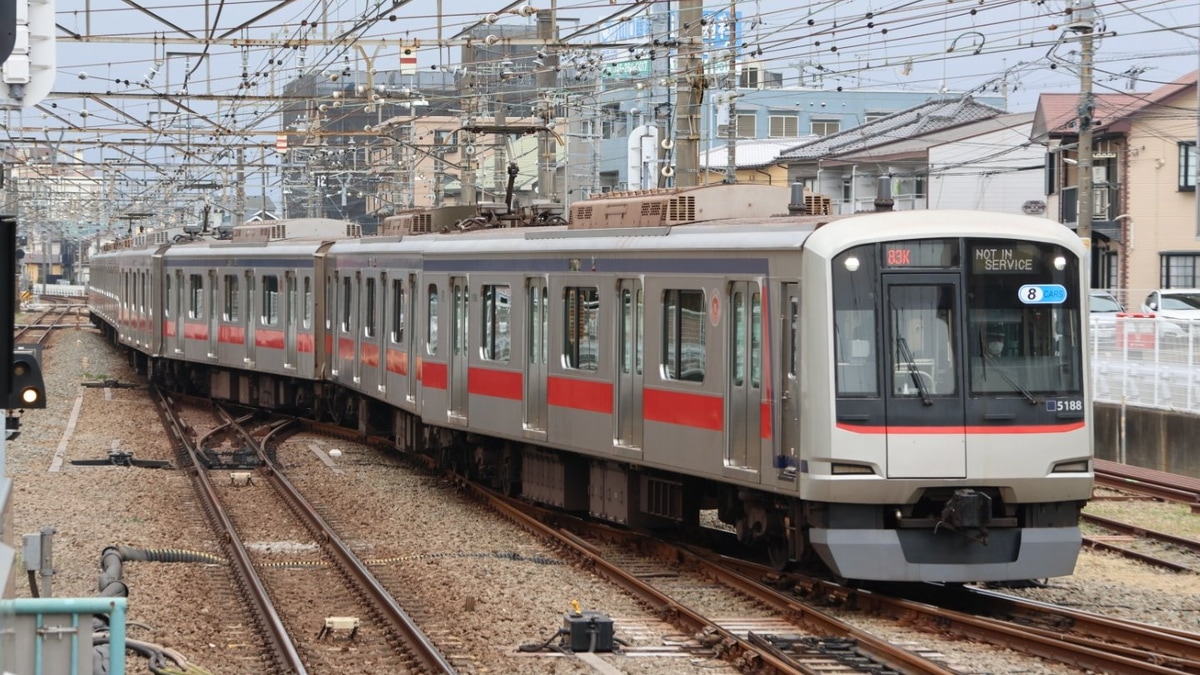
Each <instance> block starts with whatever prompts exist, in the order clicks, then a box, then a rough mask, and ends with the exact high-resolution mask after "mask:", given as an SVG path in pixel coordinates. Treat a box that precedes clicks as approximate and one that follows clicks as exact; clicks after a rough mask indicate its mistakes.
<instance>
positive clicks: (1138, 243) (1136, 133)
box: [1031, 72, 1200, 307]
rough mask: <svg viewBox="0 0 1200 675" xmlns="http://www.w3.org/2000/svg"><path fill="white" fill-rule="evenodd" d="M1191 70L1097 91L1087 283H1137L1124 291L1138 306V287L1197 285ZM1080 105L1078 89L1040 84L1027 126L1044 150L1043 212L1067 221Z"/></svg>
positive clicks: (1071, 220) (1073, 210)
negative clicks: (1123, 89)
mask: <svg viewBox="0 0 1200 675" xmlns="http://www.w3.org/2000/svg"><path fill="white" fill-rule="evenodd" d="M1196 78H1197V73H1195V72H1193V73H1189V74H1187V75H1184V76H1182V77H1180V78H1178V79H1176V80H1174V81H1172V82H1168V83H1166V84H1164V85H1162V86H1160V87H1158V88H1157V89H1155V90H1153V91H1151V92H1144V93H1098V94H1095V96H1094V105H1093V108H1094V113H1093V136H1092V166H1093V170H1092V178H1093V185H1094V188H1093V202H1092V204H1093V212H1092V223H1091V226H1092V239H1093V256H1092V263H1093V265H1092V285H1093V286H1094V287H1098V288H1127V289H1138V290H1137V292H1136V293H1133V294H1132V295H1130V296H1127V297H1123V298H1122V299H1123V300H1124V301H1126V303H1127V304H1128V303H1132V305H1133V306H1134V307H1137V306H1138V305H1140V303H1141V299H1142V298H1141V296H1142V295H1143V294H1142V293H1141V291H1142V290H1143V289H1150V288H1158V287H1176V288H1179V287H1196V286H1200V265H1198V264H1197V263H1200V242H1197V234H1198V232H1197V227H1198V226H1197V222H1196V192H1195V190H1196V140H1197V138H1196V137H1197V130H1196V109H1197V99H1196ZM1078 108H1079V94H1077V93H1068V94H1042V95H1041V96H1040V97H1039V99H1038V106H1037V111H1036V112H1035V115H1034V122H1033V128H1032V132H1031V140H1033V141H1035V142H1039V143H1042V144H1044V145H1045V146H1046V148H1047V150H1048V154H1047V157H1046V172H1045V173H1046V187H1045V190H1046V193H1047V195H1048V197H1047V207H1048V213H1049V214H1051V217H1052V218H1055V219H1056V220H1058V221H1059V222H1061V223H1064V224H1066V225H1068V226H1070V227H1073V228H1077V227H1078V223H1077V222H1076V220H1077V219H1076V215H1077V213H1078V202H1079V198H1078V188H1077V186H1078V184H1079V183H1078V177H1077V175H1076V167H1077V163H1078V157H1079V152H1078V150H1079V148H1078V144H1079V114H1078ZM1134 233H1136V234H1134ZM1133 296H1137V297H1133Z"/></svg>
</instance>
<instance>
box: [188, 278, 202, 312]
mask: <svg viewBox="0 0 1200 675" xmlns="http://www.w3.org/2000/svg"><path fill="white" fill-rule="evenodd" d="M188 318H189V319H203V318H204V277H202V276H200V275H199V274H192V275H189V276H188Z"/></svg>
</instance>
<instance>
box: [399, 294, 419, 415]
mask: <svg viewBox="0 0 1200 675" xmlns="http://www.w3.org/2000/svg"><path fill="white" fill-rule="evenodd" d="M402 301H403V307H404V315H403V316H401V317H400V326H401V327H402V328H404V324H405V317H416V309H417V275H415V274H410V275H408V292H407V293H405V294H404V298H402ZM413 323H415V322H413ZM407 328H408V329H407V330H405V331H404V339H403V341H402V344H403V345H404V358H405V362H404V363H405V368H407V369H408V390H407V392H408V393H407V397H408V402H409V403H415V402H416V400H417V366H416V361H417V359H416V353H417V352H416V349H417V331H416V330H415V329H414V326H408V327H407Z"/></svg>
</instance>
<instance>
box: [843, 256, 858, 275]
mask: <svg viewBox="0 0 1200 675" xmlns="http://www.w3.org/2000/svg"><path fill="white" fill-rule="evenodd" d="M846 269H848V270H850V271H851V272H856V271H858V258H855V257H854V256H850V257H849V258H846Z"/></svg>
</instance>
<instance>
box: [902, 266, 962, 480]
mask: <svg viewBox="0 0 1200 675" xmlns="http://www.w3.org/2000/svg"><path fill="white" fill-rule="evenodd" d="M960 283H961V282H960V280H959V276H958V275H957V274H884V275H883V285H884V289H883V291H884V314H885V316H886V317H887V319H886V321H885V326H884V341H885V344H886V345H887V356H886V359H887V363H886V373H887V385H886V391H885V416H886V420H887V475H888V477H889V478H963V477H965V476H966V475H967V454H966V429H965V428H964V425H965V420H966V401H965V397H964V396H963V390H962V387H961V386H960V382H959V371H960V368H958V365H957V364H958V362H959V357H958V354H959V353H960V351H961V350H960V349H959V338H958V323H959V308H958V302H957V300H956V299H957V298H958V297H959V286H960Z"/></svg>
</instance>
